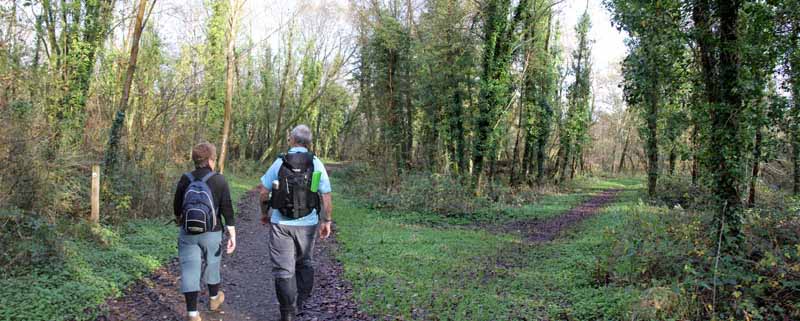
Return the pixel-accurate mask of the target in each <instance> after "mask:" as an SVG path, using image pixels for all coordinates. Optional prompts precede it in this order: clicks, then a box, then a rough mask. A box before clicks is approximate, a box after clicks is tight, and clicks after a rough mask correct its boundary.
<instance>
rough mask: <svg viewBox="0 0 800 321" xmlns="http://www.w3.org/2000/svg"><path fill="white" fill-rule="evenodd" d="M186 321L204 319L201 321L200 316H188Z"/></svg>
mask: <svg viewBox="0 0 800 321" xmlns="http://www.w3.org/2000/svg"><path fill="white" fill-rule="evenodd" d="M186 321H203V319H201V318H200V316H199V315H198V316H193V317H190V316H186Z"/></svg>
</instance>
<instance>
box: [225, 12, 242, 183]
mask: <svg viewBox="0 0 800 321" xmlns="http://www.w3.org/2000/svg"><path fill="white" fill-rule="evenodd" d="M243 5H244V0H230V3H229V10H228V28H227V32H226V33H225V34H226V40H227V46H225V61H226V64H225V115H224V116H223V125H222V144H221V145H222V148H220V152H219V172H220V173H224V172H225V159H226V158H227V155H228V136H230V131H231V113H232V112H233V94H234V93H233V90H234V88H233V87H234V85H235V82H234V76H235V75H234V73H235V71H234V68H235V66H236V35H237V31H238V29H239V12H240V11H241V10H242V6H243Z"/></svg>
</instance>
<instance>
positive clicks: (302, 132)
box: [291, 125, 311, 147]
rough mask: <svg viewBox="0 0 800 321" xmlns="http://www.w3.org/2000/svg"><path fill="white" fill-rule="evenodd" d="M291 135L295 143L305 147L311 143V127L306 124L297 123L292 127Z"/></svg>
mask: <svg viewBox="0 0 800 321" xmlns="http://www.w3.org/2000/svg"><path fill="white" fill-rule="evenodd" d="M291 137H292V140H293V141H294V143H295V144H298V145H303V146H305V147H308V146H309V145H311V129H309V128H308V126H306V125H297V126H295V127H294V128H292V133H291Z"/></svg>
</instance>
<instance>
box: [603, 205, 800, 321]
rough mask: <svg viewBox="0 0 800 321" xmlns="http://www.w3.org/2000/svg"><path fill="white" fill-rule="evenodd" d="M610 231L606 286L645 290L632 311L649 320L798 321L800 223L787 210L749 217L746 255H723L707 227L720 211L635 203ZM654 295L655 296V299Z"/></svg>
mask: <svg viewBox="0 0 800 321" xmlns="http://www.w3.org/2000/svg"><path fill="white" fill-rule="evenodd" d="M629 206H630V207H629V208H628V210H626V212H625V213H626V215H625V216H623V217H621V218H620V223H619V225H616V226H613V227H608V228H607V229H606V230H605V232H604V236H603V238H604V240H605V241H604V243H606V244H608V245H607V246H604V247H602V248H600V251H599V252H598V253H597V256H596V257H595V259H596V260H595V264H594V266H591V267H590V268H591V269H592V271H593V272H592V275H593V278H594V282H596V283H597V284H598V285H602V286H614V287H637V288H640V289H642V290H646V292H644V293H647V292H653V293H652V294H651V295H647V294H645V295H643V296H642V297H641V298H640V300H639V301H638V302H633V303H632V304H633V305H631V306H630V307H629V309H630V311H633V312H635V313H637V314H638V315H640V318H644V319H658V320H668V319H711V318H718V319H731V318H733V319H745V318H749V319H752V320H781V319H785V318H789V319H792V318H796V317H797V316H798V313H800V311H798V306H797V302H798V297H797V293H795V291H793V290H791V288H792V287H793V286H794V285H793V284H796V282H798V279H797V275H796V273H794V272H789V271H792V270H793V269H795V268H796V266H797V264H798V263H797V262H798V256H797V254H796V252H797V249H796V248H795V244H797V235H796V233H795V232H792V229H793V228H795V227H794V226H795V224H797V222H795V221H796V219H794V218H793V216H791V214H788V213H787V212H784V211H781V210H771V209H764V208H761V209H756V210H750V211H749V212H748V213H747V217H748V219H747V220H746V221H745V224H744V233H745V237H744V238H745V240H746V242H745V244H744V249H745V250H744V251H743V254H742V255H740V256H734V257H731V256H719V255H718V252H717V251H718V247H719V245H720V244H719V243H718V242H716V241H714V240H709V239H708V238H705V237H704V236H705V235H707V234H708V233H707V231H706V227H707V226H709V225H710V224H711V222H712V219H713V215H714V210H713V207H709V209H711V210H709V211H695V210H686V209H683V208H681V207H680V206H678V207H675V208H668V207H655V206H648V205H645V204H641V203H638V204H635V203H632V204H630V205H629ZM715 293H716V294H715ZM651 297H652V298H651Z"/></svg>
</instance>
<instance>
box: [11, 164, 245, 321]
mask: <svg viewBox="0 0 800 321" xmlns="http://www.w3.org/2000/svg"><path fill="white" fill-rule="evenodd" d="M226 178H227V180H228V183H229V185H230V190H231V198H232V199H233V200H234V202H235V201H236V200H238V199H239V198H241V197H242V196H243V195H244V193H245V192H247V191H248V190H250V189H251V188H252V187H254V186H255V185H257V184H258V179H257V178H251V177H245V176H243V175H242V176H239V175H227V176H226ZM170 222H171V221H170V219H169V218H164V219H132V220H128V221H126V222H125V223H122V224H119V225H116V226H109V225H100V226H97V227H90V226H89V225H87V224H85V223H82V222H81V223H72V225H73V226H72V227H71V228H70V229H69V230H68V231H64V232H63V233H60V235H58V237H57V239H58V242H57V243H56V244H57V249H56V250H55V252H56V255H57V259H55V260H52V261H48V264H41V265H39V266H25V267H23V266H18V267H13V269H14V270H15V273H4V274H3V275H2V276H1V277H0V307H2V308H0V320H8V321H16V320H53V321H58V320H92V319H94V317H95V312H98V311H94V308H95V307H96V306H98V305H100V304H102V303H103V302H105V300H106V299H107V298H109V297H116V296H119V295H121V294H122V293H123V291H124V289H125V288H126V287H127V286H129V285H130V284H132V283H133V282H134V281H136V280H138V279H140V278H142V277H144V276H146V275H148V274H149V273H151V272H153V271H154V270H156V269H158V268H159V267H161V266H162V265H163V264H164V263H165V262H167V261H169V260H171V259H172V258H174V257H175V256H176V255H177V246H176V244H177V243H176V235H177V228H176V227H175V226H174V225H173V224H171V223H170Z"/></svg>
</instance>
